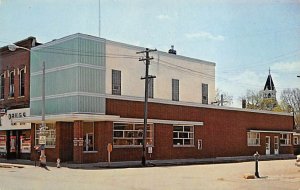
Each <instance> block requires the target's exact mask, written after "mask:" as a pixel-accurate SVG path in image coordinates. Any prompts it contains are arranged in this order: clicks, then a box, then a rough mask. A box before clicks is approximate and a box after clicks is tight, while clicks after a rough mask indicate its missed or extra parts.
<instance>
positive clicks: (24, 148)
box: [20, 130, 31, 153]
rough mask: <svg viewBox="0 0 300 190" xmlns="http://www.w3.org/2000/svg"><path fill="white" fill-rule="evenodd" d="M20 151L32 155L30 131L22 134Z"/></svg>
mask: <svg viewBox="0 0 300 190" xmlns="http://www.w3.org/2000/svg"><path fill="white" fill-rule="evenodd" d="M20 146H21V148H20V151H21V153H30V150H31V138H30V131H29V130H28V131H24V132H22V134H21V136H20Z"/></svg>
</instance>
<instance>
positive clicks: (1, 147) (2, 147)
mask: <svg viewBox="0 0 300 190" xmlns="http://www.w3.org/2000/svg"><path fill="white" fill-rule="evenodd" d="M0 152H1V153H6V152H7V151H6V135H5V134H1V133H0Z"/></svg>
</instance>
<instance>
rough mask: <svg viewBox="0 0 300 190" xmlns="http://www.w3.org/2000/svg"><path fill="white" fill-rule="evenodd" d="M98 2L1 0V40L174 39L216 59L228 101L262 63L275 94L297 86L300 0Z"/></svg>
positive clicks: (187, 51)
mask: <svg viewBox="0 0 300 190" xmlns="http://www.w3.org/2000/svg"><path fill="white" fill-rule="evenodd" d="M100 2H101V3H100V5H101V6H100V7H101V8H100V16H99V0H72V1H71V0H42V1H41V0H0V46H1V47H2V46H5V45H7V44H9V43H14V42H16V41H20V40H22V39H25V38H27V37H29V36H34V37H36V38H37V40H38V42H41V43H46V42H49V41H51V40H53V39H59V38H62V37H64V36H67V35H71V34H74V33H84V34H89V35H93V36H99V34H100V36H101V37H102V38H105V39H108V40H112V41H118V42H124V43H128V44H132V45H137V46H141V47H148V48H156V49H158V50H160V51H168V50H169V49H170V46H171V45H174V46H175V49H176V50H177V54H178V55H183V56H187V57H192V58H196V59H200V60H206V61H212V62H215V63H216V88H218V89H220V90H221V91H223V92H226V93H228V94H229V95H232V96H233V98H234V103H233V104H232V106H234V107H241V100H240V98H241V97H242V96H244V95H245V94H246V91H247V90H248V89H249V90H253V91H257V92H258V91H260V90H263V88H264V85H265V82H266V79H267V77H268V73H269V68H270V70H271V75H272V78H273V81H274V83H275V88H276V89H277V97H278V98H280V94H281V91H282V90H284V89H286V88H300V78H297V75H300V0H251V1H248V0H218V1H217V0H152V1H149V0H100ZM99 18H100V19H99ZM99 23H100V27H99ZM99 28H100V29H99ZM99 31H100V32H99Z"/></svg>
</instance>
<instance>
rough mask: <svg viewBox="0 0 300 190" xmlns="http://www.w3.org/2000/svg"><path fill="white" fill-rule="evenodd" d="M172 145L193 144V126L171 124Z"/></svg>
mask: <svg viewBox="0 0 300 190" xmlns="http://www.w3.org/2000/svg"><path fill="white" fill-rule="evenodd" d="M173 145H174V146H191V145H194V126H189V125H174V126H173Z"/></svg>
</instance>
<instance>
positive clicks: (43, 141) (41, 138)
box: [39, 136, 46, 144]
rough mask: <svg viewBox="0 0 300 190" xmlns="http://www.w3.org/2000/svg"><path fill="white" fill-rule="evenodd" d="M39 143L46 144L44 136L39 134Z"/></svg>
mask: <svg viewBox="0 0 300 190" xmlns="http://www.w3.org/2000/svg"><path fill="white" fill-rule="evenodd" d="M39 144H46V136H40V139H39Z"/></svg>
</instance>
